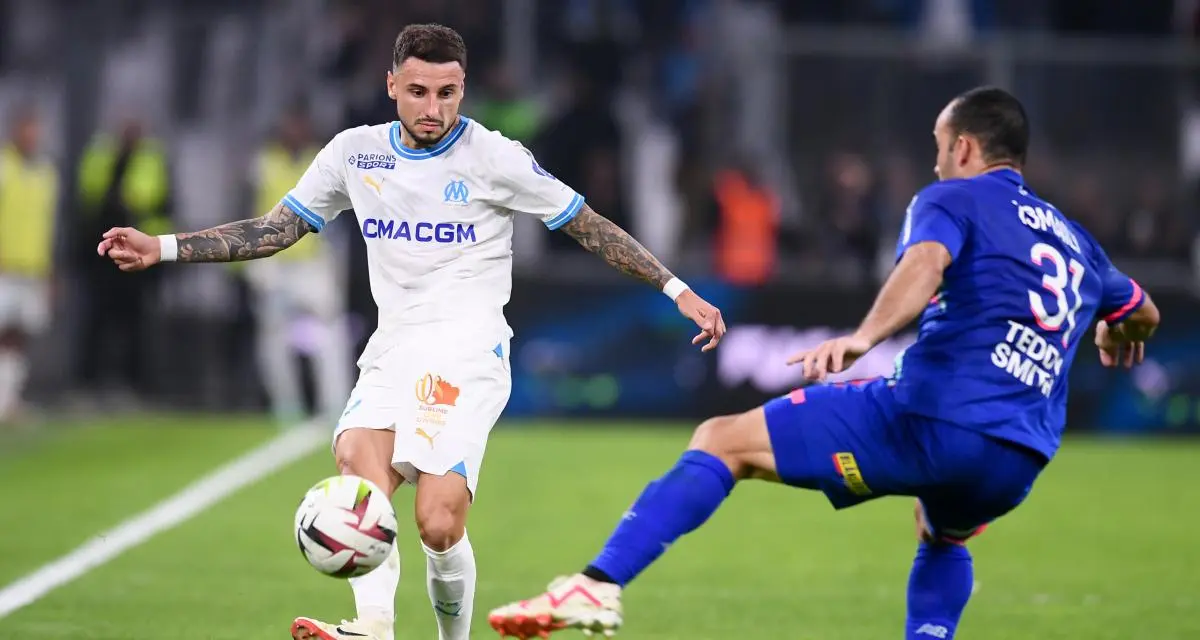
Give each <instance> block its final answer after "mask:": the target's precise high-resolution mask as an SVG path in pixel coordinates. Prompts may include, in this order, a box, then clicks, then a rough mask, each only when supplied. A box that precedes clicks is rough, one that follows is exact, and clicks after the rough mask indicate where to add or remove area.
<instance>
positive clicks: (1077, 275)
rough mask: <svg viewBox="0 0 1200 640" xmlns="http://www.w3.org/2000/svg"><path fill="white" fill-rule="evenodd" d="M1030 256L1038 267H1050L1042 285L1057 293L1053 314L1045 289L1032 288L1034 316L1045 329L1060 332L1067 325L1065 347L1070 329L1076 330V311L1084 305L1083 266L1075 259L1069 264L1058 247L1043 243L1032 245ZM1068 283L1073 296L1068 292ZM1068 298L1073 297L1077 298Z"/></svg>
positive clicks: (1031, 301) (1030, 295)
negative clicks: (1046, 301)
mask: <svg viewBox="0 0 1200 640" xmlns="http://www.w3.org/2000/svg"><path fill="white" fill-rule="evenodd" d="M1029 259H1030V260H1033V263H1034V264H1036V265H1038V266H1039V267H1043V268H1049V270H1050V273H1047V274H1045V275H1043V276H1042V288H1043V289H1045V290H1046V291H1049V292H1050V295H1052V296H1054V302H1053V303H1052V305H1051V306H1052V307H1053V308H1054V313H1051V312H1050V311H1049V310H1048V309H1047V308H1046V303H1045V301H1044V294H1043V292H1040V291H1034V290H1032V289H1031V290H1030V291H1029V308H1030V310H1032V311H1033V319H1034V320H1036V321H1037V323H1038V326H1039V327H1041V328H1043V329H1045V330H1046V331H1060V330H1062V328H1063V324H1066V325H1067V331H1066V332H1065V333H1063V337H1062V344H1063V347H1066V346H1067V340H1068V338H1070V337H1071V332H1072V331H1074V330H1075V312H1076V311H1079V307H1081V306H1083V296H1081V295H1080V294H1079V285H1080V284H1082V283H1083V265H1082V264H1080V262H1079V261H1078V260H1076V259H1075V258H1071V260H1070V262H1069V263H1068V262H1067V260H1066V259H1065V258H1063V255H1062V253H1061V252H1060V251H1059V250H1058V249H1055V248H1054V247H1052V246H1050V245H1048V244H1045V243H1043V242H1039V243H1037V244H1035V245H1033V247H1032V248H1031V249H1030V250H1029ZM1047 263H1048V264H1047ZM1068 286H1069V287H1070V290H1071V295H1070V296H1068V295H1067V288H1068ZM1069 298H1074V301H1071V300H1070V299H1069Z"/></svg>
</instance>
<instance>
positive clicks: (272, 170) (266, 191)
mask: <svg viewBox="0 0 1200 640" xmlns="http://www.w3.org/2000/svg"><path fill="white" fill-rule="evenodd" d="M318 151H319V149H316V148H307V149H303V150H302V151H301V152H300V153H298V154H296V155H294V156H293V155H292V153H291V152H289V151H288V150H287V149H284V148H283V147H282V146H280V145H278V144H270V145H268V146H267V147H265V148H264V149H263V150H262V151H261V152H259V154H258V184H257V185H256V193H255V197H254V198H255V201H254V202H255V211H257V212H258V215H262V214H264V213H266V212H268V211H270V210H271V209H274V208H275V205H277V204H279V201H280V200H282V199H283V197H284V196H286V195H287V194H288V192H289V191H291V190H292V189H294V188H295V187H296V183H298V182H300V178H301V177H302V176H303V175H304V172H305V171H307V170H308V166H309V165H310V164H312V161H313V159H314V158H316V157H317V152H318ZM319 242H320V240H319V239H318V238H317V234H315V233H310V234H308V235H306V236H304V237H303V238H301V239H300V241H299V242H297V243H296V244H294V245H292V246H291V247H289V248H288V249H286V250H284V251H281V252H279V253H277V254H275V256H274V257H273V258H271V259H272V260H284V261H289V262H292V261H297V262H298V261H302V260H311V259H312V258H313V257H315V256H316V255H317V254H318V252H320V250H321V247H320V245H319V244H318V243H319Z"/></svg>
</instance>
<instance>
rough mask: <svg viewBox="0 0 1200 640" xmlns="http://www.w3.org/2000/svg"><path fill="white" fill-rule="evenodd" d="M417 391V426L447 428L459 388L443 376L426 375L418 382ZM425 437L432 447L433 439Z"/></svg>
mask: <svg viewBox="0 0 1200 640" xmlns="http://www.w3.org/2000/svg"><path fill="white" fill-rule="evenodd" d="M415 391H416V395H417V403H418V406H417V424H418V425H428V426H434V427H443V426H445V425H446V416H447V415H448V414H449V413H450V407H453V406H454V405H455V404H456V403H457V402H458V396H459V389H458V387H456V386H454V385H452V384H450V383H449V382H447V381H446V380H445V379H443V378H442V377H441V376H438V375H434V374H432V373H426V374H425V375H424V376H421V377H420V378H419V379H418V380H417V386H416V389H415ZM417 435H421V434H420V433H418V434H417ZM424 437H425V438H426V439H427V440H429V446H431V447H432V446H433V438H432V437H429V436H428V435H425V436H424ZM434 437H436V434H435V435H434Z"/></svg>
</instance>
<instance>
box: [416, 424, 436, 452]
mask: <svg viewBox="0 0 1200 640" xmlns="http://www.w3.org/2000/svg"><path fill="white" fill-rule="evenodd" d="M413 433H415V434H416V435H418V436H420V437H422V438H425V440H427V441H428V442H429V448H430V449H432V448H433V439H434V438H436V437H438V436H440V435H442V434H441V432H438V433H435V434H433V435H429V432H428V431H426V430H425V429H423V428H421V427H417V429H416V431H414V432H413Z"/></svg>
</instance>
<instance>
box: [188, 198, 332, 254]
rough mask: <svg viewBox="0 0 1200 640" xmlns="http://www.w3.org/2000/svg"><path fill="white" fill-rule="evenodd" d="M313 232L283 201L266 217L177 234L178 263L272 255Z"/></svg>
mask: <svg viewBox="0 0 1200 640" xmlns="http://www.w3.org/2000/svg"><path fill="white" fill-rule="evenodd" d="M313 230H314V229H313V228H312V227H310V226H309V225H308V223H307V222H305V221H304V220H302V219H301V218H300V216H298V215H296V214H295V213H294V212H293V211H292V210H291V209H289V208H288V207H287V206H286V205H284V204H283V203H282V202H281V203H279V204H278V205H276V206H275V208H274V209H271V211H269V212H268V213H267V214H266V215H264V216H261V217H258V218H250V219H249V220H239V221H237V222H230V223H228V224H223V225H221V226H219V227H213V228H211V229H205V230H203V231H195V232H192V233H179V234H176V235H175V238H176V240H177V242H178V243H179V262H238V261H241V260H256V259H258V258H266V257H267V256H272V255H275V254H276V253H279V252H280V251H283V250H284V249H286V248H288V247H290V246H292V245H294V244H296V242H298V241H299V240H300V238H303V237H304V235H305V234H307V233H309V232H311V231H313Z"/></svg>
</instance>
